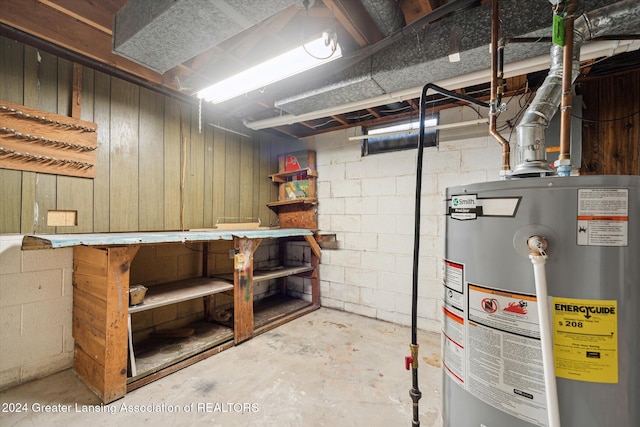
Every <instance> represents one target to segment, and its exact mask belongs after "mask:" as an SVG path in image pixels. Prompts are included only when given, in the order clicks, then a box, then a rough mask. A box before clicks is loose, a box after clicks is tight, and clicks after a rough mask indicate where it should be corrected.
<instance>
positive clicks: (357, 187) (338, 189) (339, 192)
mask: <svg viewBox="0 0 640 427" xmlns="http://www.w3.org/2000/svg"><path fill="white" fill-rule="evenodd" d="M361 195H362V181H361V180H360V179H346V180H343V181H342V182H334V183H333V184H332V185H331V197H360V196H361Z"/></svg>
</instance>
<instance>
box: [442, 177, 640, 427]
mask: <svg viewBox="0 0 640 427" xmlns="http://www.w3.org/2000/svg"><path fill="white" fill-rule="evenodd" d="M533 235H538V236H542V237H544V238H545V239H546V241H547V242H548V247H547V249H546V255H547V257H548V258H547V260H546V266H545V268H546V278H547V287H548V295H549V296H548V298H547V299H546V301H541V300H539V299H538V298H536V292H535V283H534V274H533V266H532V263H531V260H530V259H529V252H528V249H527V239H528V238H529V237H530V236H533ZM443 264H444V265H443V268H444V272H443V277H444V280H443V284H444V287H443V290H444V294H443V306H442V309H443V322H442V325H443V334H442V340H443V342H442V360H443V370H444V374H443V421H444V422H443V425H444V426H445V427H530V426H546V425H547V409H546V401H545V382H544V377H543V366H542V353H541V343H540V328H539V319H538V304H548V307H549V318H550V323H551V329H552V337H553V344H552V345H553V357H554V366H555V375H556V383H557V393H558V403H559V412H560V421H561V425H562V427H587V426H594V427H595V426H597V427H600V426H615V427H631V426H640V345H639V344H638V342H639V338H640V332H639V329H640V314H639V313H640V176H579V177H566V178H529V179H518V180H511V181H500V182H489V183H478V184H472V185H467V186H460V187H453V188H449V189H447V216H446V242H445V256H444V260H443Z"/></svg>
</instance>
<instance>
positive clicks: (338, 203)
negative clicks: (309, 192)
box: [318, 197, 346, 231]
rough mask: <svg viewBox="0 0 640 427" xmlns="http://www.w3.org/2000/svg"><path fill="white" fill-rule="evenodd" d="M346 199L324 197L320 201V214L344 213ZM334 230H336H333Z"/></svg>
mask: <svg viewBox="0 0 640 427" xmlns="http://www.w3.org/2000/svg"><path fill="white" fill-rule="evenodd" d="M345 211H346V209H345V199H344V198H332V197H329V198H324V199H321V200H319V201H318V215H320V216H322V215H330V216H331V217H333V216H334V215H344V213H345ZM331 231H334V230H331Z"/></svg>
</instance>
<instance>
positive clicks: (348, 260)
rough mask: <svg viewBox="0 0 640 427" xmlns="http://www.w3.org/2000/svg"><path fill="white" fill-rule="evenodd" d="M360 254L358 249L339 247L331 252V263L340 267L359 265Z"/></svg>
mask: <svg viewBox="0 0 640 427" xmlns="http://www.w3.org/2000/svg"><path fill="white" fill-rule="evenodd" d="M360 255H361V252H359V251H352V250H348V249H341V250H339V251H334V252H333V253H332V254H331V263H332V264H333V265H337V266H342V267H360Z"/></svg>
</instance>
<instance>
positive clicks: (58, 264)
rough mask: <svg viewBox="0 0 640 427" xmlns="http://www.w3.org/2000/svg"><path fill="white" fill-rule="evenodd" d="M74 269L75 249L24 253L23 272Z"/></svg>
mask: <svg viewBox="0 0 640 427" xmlns="http://www.w3.org/2000/svg"><path fill="white" fill-rule="evenodd" d="M72 267H73V249H71V248H61V249H46V250H40V251H23V252H22V271H24V272H29V271H42V270H57V269H60V268H72Z"/></svg>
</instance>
